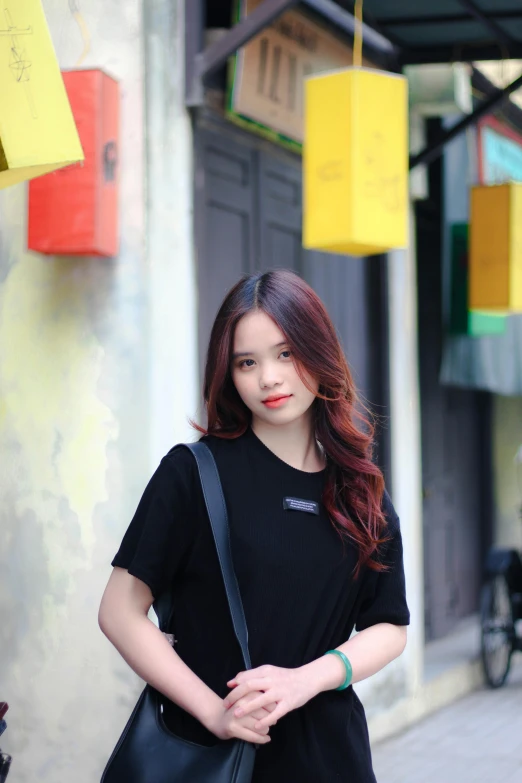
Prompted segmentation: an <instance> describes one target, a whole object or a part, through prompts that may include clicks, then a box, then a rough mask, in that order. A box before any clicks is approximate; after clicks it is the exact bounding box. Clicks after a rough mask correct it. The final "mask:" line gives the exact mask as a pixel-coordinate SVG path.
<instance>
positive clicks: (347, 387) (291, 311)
mask: <svg viewBox="0 0 522 783" xmlns="http://www.w3.org/2000/svg"><path fill="white" fill-rule="evenodd" d="M253 310H261V311H263V312H264V313H266V314H267V315H268V316H269V317H270V318H272V320H273V321H274V322H275V323H276V324H277V326H278V327H279V328H280V329H281V331H282V332H283V334H284V336H285V339H286V340H287V341H288V344H289V346H290V348H291V351H292V354H293V356H294V359H295V362H296V369H297V371H298V372H299V374H300V375H301V377H302V373H301V372H300V369H301V368H304V369H305V370H306V371H308V373H309V374H310V375H311V376H312V377H314V378H317V379H318V381H319V392H318V395H317V397H316V399H315V400H314V402H313V412H314V424H315V435H316V439H317V440H318V441H319V443H320V444H321V446H322V447H323V449H324V451H325V454H326V458H327V469H326V483H325V489H324V495H323V503H324V505H325V508H326V510H327V512H328V514H329V516H330V518H331V520H332V522H333V524H334V525H335V527H336V528H337V529H338V531H339V532H340V533H341V535H342V536H345V537H348V538H349V539H350V540H351V541H352V542H353V543H354V544H355V545H356V547H357V550H358V553H359V558H358V563H357V568H356V574H357V573H359V571H360V569H361V567H362V566H364V565H366V566H369V567H370V568H373V569H374V570H378V571H379V570H382V569H383V566H382V564H381V563H380V562H379V558H378V550H379V547H380V545H381V544H382V543H383V542H384V541H385V540H387V538H386V521H385V518H384V515H383V512H382V509H381V503H382V496H383V492H384V479H383V476H382V473H381V471H380V470H379V468H378V467H377V465H375V464H374V462H373V461H372V447H373V436H374V427H373V423H372V421H371V416H370V415H369V414H368V411H366V414H367V415H364V414H362V413H361V409H362V405H361V404H360V402H359V400H358V397H357V392H356V389H355V385H354V382H353V379H352V375H351V373H350V369H349V367H348V364H347V362H346V359H345V356H344V353H343V350H342V348H341V345H340V343H339V339H338V337H337V333H336V331H335V328H334V325H333V324H332V322H331V320H330V317H329V315H328V313H327V311H326V308H325V306H324V304H323V303H322V301H321V300H320V299H319V297H318V296H317V294H316V293H315V291H313V289H312V288H311V287H310V286H309V285H308V284H307V283H306V282H305V281H304V280H302V279H301V278H300V277H299V276H298V275H297V274H295V273H294V272H291V271H290V270H287V269H275V270H272V271H269V272H264V273H262V274H261V273H259V274H255V275H249V276H245V277H243V278H242V279H241V280H240V281H239V282H238V283H237V284H236V285H235V286H234V287H233V288H232V290H231V291H230V292H229V293H228V294H227V296H226V297H225V300H224V302H223V304H222V305H221V308H220V309H219V312H218V314H217V316H216V320H215V321H214V325H213V328H212V332H211V335H210V342H209V347H208V353H207V362H206V369H205V379H204V389H203V396H204V400H205V404H206V409H207V416H208V425H207V428H206V429H204V428H203V427H200V426H199V425H197V424H194V423H193V426H194V427H195V428H196V429H197V430H198V431H199V432H202V433H204V434H210V435H216V436H217V437H220V438H237V437H239V436H240V435H242V434H243V433H244V432H245V431H246V429H247V428H248V426H249V425H250V422H251V418H252V414H251V412H250V410H249V409H248V408H247V406H246V405H245V404H244V402H243V401H242V399H241V397H240V396H239V394H238V392H237V390H236V387H235V386H234V382H233V380H232V372H231V367H232V362H231V358H232V352H233V341H234V332H235V328H236V325H237V323H238V322H239V320H240V319H241V318H243V316H244V315H246V314H247V313H250V312H252V311H253ZM302 379H303V381H305V379H304V378H303V377H302ZM357 421H358V423H359V426H357V423H356V422H357Z"/></svg>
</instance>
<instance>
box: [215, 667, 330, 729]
mask: <svg viewBox="0 0 522 783" xmlns="http://www.w3.org/2000/svg"><path fill="white" fill-rule="evenodd" d="M227 685H228V687H229V688H232V690H231V691H230V693H229V694H228V696H227V697H226V698H225V700H224V706H225V708H226V710H227V712H228V713H229V714H231V715H233V716H234V717H235V718H236V719H238V720H242V719H244V718H246V717H249V718H251V719H252V728H253V730H254V731H256V732H265V731H268V730H269V729H270V727H271V726H274V725H275V724H276V723H277V721H278V720H279V719H280V718H282V717H283V716H284V715H286V714H287V713H288V712H291V711H292V710H295V709H297V708H298V707H302V706H303V704H306V702H307V701H309V700H310V699H311V698H312V697H313V696H314V695H316V692H315V691H314V690H313V684H312V682H311V678H310V677H309V676H308V675H307V674H306V673H305V671H304V670H303V669H300V668H297V669H283V668H281V667H279V666H259V667H258V668H257V669H250V670H249V671H245V672H239V674H238V675H236V677H234V679H232V680H229V682H228V683H227ZM259 710H265V714H264V715H262V714H261V713H259Z"/></svg>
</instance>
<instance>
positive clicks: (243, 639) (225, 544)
mask: <svg viewBox="0 0 522 783" xmlns="http://www.w3.org/2000/svg"><path fill="white" fill-rule="evenodd" d="M183 445H184V446H186V448H188V449H190V451H191V452H192V454H193V455H194V458H195V460H196V464H197V467H198V472H199V477H200V480H201V487H202V489H203V497H204V499H205V505H206V507H207V513H208V518H209V520H210V526H211V528H212V534H213V536H214V542H215V544H216V550H217V555H218V559H219V565H220V568H221V574H222V576H223V582H224V584H225V591H226V594H227V600H228V605H229V607H230V614H231V616H232V624H233V626H234V633H235V635H236V638H237V640H238V642H239V646H240V647H241V652H242V653H243V660H244V663H245V667H246V668H247V669H251V668H252V666H251V663H250V653H249V652H248V629H247V624H246V619H245V613H244V611H243V603H242V601H241V595H240V593H239V585H238V583H237V577H236V574H235V572H234V566H233V563H232V550H231V546H230V530H229V527H228V516H227V507H226V505H225V498H224V496H223V489H222V487H221V480H220V478H219V473H218V469H217V465H216V462H215V460H214V457H213V455H212V452H211V451H210V449H209V448H208V446H206V445H205V444H204V443H200V442H198V443H184V444H183Z"/></svg>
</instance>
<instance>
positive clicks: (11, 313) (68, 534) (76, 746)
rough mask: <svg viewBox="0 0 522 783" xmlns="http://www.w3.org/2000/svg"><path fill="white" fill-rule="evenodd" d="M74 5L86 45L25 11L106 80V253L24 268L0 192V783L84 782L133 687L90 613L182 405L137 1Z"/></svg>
mask: <svg viewBox="0 0 522 783" xmlns="http://www.w3.org/2000/svg"><path fill="white" fill-rule="evenodd" d="M77 5H78V7H79V8H80V10H81V13H82V20H83V22H84V25H85V27H84V30H86V31H88V34H89V39H90V42H89V44H88V45H86V40H84V39H83V38H82V34H81V27H80V25H79V24H78V23H77V20H76V19H75V18H74V17H73V16H72V14H71V10H70V8H71V7H70V4H69V3H68V2H67V0H43V6H44V10H45V12H46V16H47V19H48V22H49V26H50V29H51V35H52V38H53V42H54V45H55V48H56V51H57V55H58V59H59V62H60V65H61V67H63V68H73V67H75V66H77V64H78V63H79V61H80V60H81V61H82V62H81V65H82V67H101V68H104V69H105V70H106V71H107V72H108V73H110V74H111V75H113V76H115V77H116V78H117V79H118V80H119V81H120V85H121V95H122V105H121V110H122V116H121V128H122V132H121V154H120V161H121V190H120V193H121V203H120V215H121V224H120V226H121V229H120V230H121V252H120V255H119V257H118V258H117V259H112V260H105V259H98V258H81V259H73V258H47V257H44V256H40V255H38V254H35V253H30V252H27V251H26V249H25V244H26V214H27V187H26V185H21V186H16V187H13V188H9V189H7V190H3V191H0V465H1V470H0V618H1V620H0V650H1V652H0V700H7V701H8V702H9V704H10V710H9V712H8V714H7V722H8V729H7V732H6V733H5V734H4V735H3V737H2V739H1V743H0V744H1V746H2V749H3V750H5V751H7V752H9V753H11V754H12V756H13V765H12V769H11V772H10V774H9V780H12V781H13V783H34V782H35V781H36V780H38V781H48V783H70V781H74V783H92V782H93V781H96V780H99V779H100V776H101V772H102V769H103V765H104V764H105V762H106V760H107V758H108V755H109V753H110V752H111V750H112V748H113V746H114V744H115V742H116V740H117V738H118V736H119V734H120V732H121V730H122V728H123V725H124V723H125V721H126V720H127V718H128V716H129V714H130V710H131V708H132V706H133V704H134V702H135V700H136V698H137V695H138V693H139V690H140V688H141V683H140V682H139V681H138V678H137V677H136V676H135V675H134V674H133V673H132V672H131V670H130V669H129V668H128V667H127V665H126V664H125V663H124V662H123V661H122V659H121V658H120V656H119V655H118V653H117V652H116V651H115V650H114V649H113V648H112V646H111V645H110V644H109V642H108V641H107V640H106V639H105V637H104V636H103V635H102V633H101V631H100V630H99V628H98V624H97V612H98V606H99V602H100V598H101V595H102V592H103V589H104V587H105V584H106V581H107V579H108V577H109V574H110V570H111V569H110V560H111V559H112V557H113V555H114V553H115V552H116V550H117V548H118V546H119V542H120V540H121V537H122V535H123V532H124V531H125V529H126V527H127V525H128V523H129V521H130V518H131V516H132V513H133V511H134V509H135V507H136V504H137V502H138V499H139V497H140V495H141V492H142V491H143V488H144V484H145V482H146V481H147V479H148V477H149V476H150V474H151V472H152V470H153V469H154V467H155V465H156V464H157V462H158V460H159V458H160V457H161V455H162V454H163V453H164V451H165V450H166V449H167V448H168V447H170V445H172V444H173V443H175V442H176V441H177V440H182V439H186V438H187V437H188V433H189V428H188V426H187V424H186V419H187V417H188V416H191V415H194V413H195V404H196V403H195V400H196V398H197V395H196V391H195V389H196V382H195V368H196V367H197V362H196V360H195V343H196V341H195V329H196V320H195V283H194V280H193V277H194V275H193V273H192V257H191V244H190V243H191V226H190V209H189V207H188V206H187V203H188V200H189V199H190V197H191V190H190V189H188V190H187V193H186V194H185V202H186V203H185V202H184V203H183V204H181V207H180V208H179V209H178V211H177V220H176V222H175V226H174V227H172V226H171V224H172V222H173V221H172V214H167V212H166V211H165V208H164V210H163V212H161V211H160V212H159V213H157V216H156V220H155V222H154V225H153V226H152V228H151V230H149V231H148V232H146V230H145V227H146V225H149V224H150V223H151V219H150V214H147V211H148V210H151V209H155V210H156V211H157V210H158V209H159V203H158V199H159V198H160V195H161V194H159V193H158V189H157V184H156V182H149V183H148V186H147V199H146V197H145V182H146V177H145V160H146V157H147V159H148V158H154V157H156V158H157V159H158V160H159V159H160V158H161V157H162V156H163V155H164V154H165V153H166V152H168V150H165V149H164V148H163V147H162V146H161V145H162V144H163V142H164V139H161V138H159V139H158V138H157V133H156V135H155V130H154V128H153V127H149V128H147V122H148V119H147V116H148V114H147V113H146V112H145V103H144V91H145V83H146V79H147V78H148V80H149V85H148V86H150V87H154V84H155V83H156V82H158V84H159V88H158V89H157V90H156V97H155V98H154V101H155V103H156V104H157V103H158V102H162V103H163V104H166V103H168V101H167V100H166V93H165V89H166V88H165V86H164V85H163V83H162V78H163V76H164V74H162V73H161V69H160V71H158V72H157V73H155V74H154V73H152V74H151V75H150V77H148V76H147V54H146V47H145V45H144V41H145V35H144V27H143V24H144V20H143V17H142V2H141V0H125V1H124V2H121V0H90V1H89V3H84V2H81V3H78V4H77ZM151 5H154V0H151ZM174 17H175V18H174V22H175V21H176V15H175V14H174ZM174 22H173V26H174V27H176V30H177V26H176V25H175V24H174ZM178 22H179V20H178ZM176 30H174V32H176ZM171 32H173V31H172V30H171ZM169 46H170V48H172V47H174V48H176V43H175V38H174V39H171V40H170V41H169ZM177 50H178V51H180V48H179V47H177ZM179 57H181V54H179ZM180 73H181V71H180V70H179V69H178V71H177V72H176V73H173V72H171V73H170V74H169V78H170V80H171V81H172V80H173V79H177V80H178V81H181V77H180ZM172 95H173V94H172V91H171V93H170V97H171V102H172V103H173V105H174V104H175V105H174V108H176V110H177V111H178V114H179V117H177V118H172V113H173V111H174V108H173V107H172V106H171V109H170V111H171V119H173V124H172V127H171V128H170V134H171V141H172V139H174V138H177V140H178V147H176V148H175V149H170V152H171V157H170V160H169V166H168V167H166V168H167V172H166V174H165V175H164V177H165V180H164V182H163V187H164V189H168V184H169V180H168V178H169V177H170V178H171V179H170V182H171V183H172V178H173V177H172V175H173V171H174V170H175V167H176V166H177V165H178V164H179V165H182V167H183V171H184V172H186V173H185V174H183V172H181V174H180V176H178V177H176V178H175V180H176V185H175V186H173V187H174V190H173V192H172V193H171V194H170V195H171V200H170V202H169V204H170V206H171V207H172V206H173V204H175V203H176V198H177V197H179V198H181V196H182V189H186V188H187V185H186V183H187V182H188V181H189V176H190V175H189V170H190V161H189V160H188V158H190V156H188V158H187V155H186V151H185V150H184V146H185V147H186V146H187V139H188V137H189V135H190V127H189V123H188V121H187V119H186V117H185V116H184V113H183V112H182V110H181V109H180V108H177V107H178V106H181V103H179V100H177V98H179V96H177V97H176V96H174V97H175V98H176V100H174V99H173V97H172ZM176 123H177V124H176ZM180 123H182V125H183V126H182V127H181V125H180ZM146 130H147V131H148V133H146ZM176 133H177V134H178V135H177V137H176V136H175V134H176ZM149 136H150V139H151V141H149V149H148V150H146V149H145V141H144V140H145V138H148V137H149ZM151 144H153V145H156V146H154V148H153V149H152V148H151V147H150V145H151ZM158 145H159V146H158ZM171 146H172V145H171ZM146 153H147V156H146ZM187 160H188V162H187ZM182 161H183V162H182ZM180 183H181V184H180ZM183 192H184V191H183ZM178 206H179V205H178ZM164 231H165V234H164V235H163V232H164ZM147 239H148V240H149V241H148V242H147V241H146V240H147ZM176 270H177V272H178V277H176V274H175V273H176ZM175 282H176V283H177V285H174V283H175ZM173 312H174V313H175V317H174V316H173V315H172V313H173ZM174 318H175V319H177V320H173V319H174ZM180 321H181V322H184V331H183V334H184V342H183V347H182V349H181V348H178V347H177V345H178V343H179V342H180V341H179V340H176V337H175V333H174V332H173V331H171V330H172V329H173V328H178V329H179V322H180ZM165 343H167V344H168V345H169V346H172V345H174V347H171V348H169V350H168V351H165V350H164V349H162V345H163V344H165ZM162 360H164V362H165V364H166V366H164V367H163V368H162V369H157V367H155V365H156V364H157V363H158V362H161V361H162ZM180 378H183V384H182V388H181V390H180V389H179V388H178V387H179V386H180V384H179V380H180ZM176 380H177V382H178V384H177V387H176ZM172 389H175V398H173V397H172V395H171V391H172ZM151 400H153V402H154V404H153V405H152V404H151ZM157 433H161V434H160V435H158V434H157Z"/></svg>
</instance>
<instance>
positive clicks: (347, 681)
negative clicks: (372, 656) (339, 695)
mask: <svg viewBox="0 0 522 783" xmlns="http://www.w3.org/2000/svg"><path fill="white" fill-rule="evenodd" d="M330 654H331V655H337V657H338V658H340V659H341V661H342V662H343V663H344V668H345V669H346V677H345V680H344V682H343V684H342V685H339V687H338V688H336V689H335V690H336V691H344V690H345V688H347V687H348V686H349V684H350V683H351V681H352V677H353V671H352V664H351V663H350V661H349V660H348V658H347V657H346V655H345V654H344V653H343V652H341V651H340V650H327V652H325V655H330Z"/></svg>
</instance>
